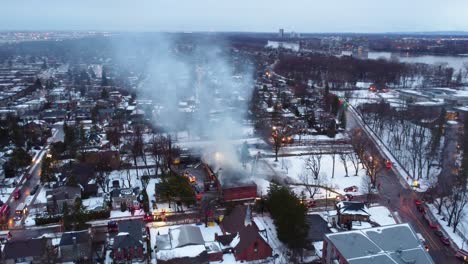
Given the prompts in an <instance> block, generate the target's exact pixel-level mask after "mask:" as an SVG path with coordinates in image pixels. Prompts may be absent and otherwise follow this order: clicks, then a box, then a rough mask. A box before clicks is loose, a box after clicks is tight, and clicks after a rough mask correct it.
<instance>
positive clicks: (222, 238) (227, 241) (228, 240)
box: [216, 234, 237, 246]
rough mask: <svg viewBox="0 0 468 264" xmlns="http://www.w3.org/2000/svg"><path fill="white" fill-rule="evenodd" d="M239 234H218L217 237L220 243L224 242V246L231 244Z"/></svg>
mask: <svg viewBox="0 0 468 264" xmlns="http://www.w3.org/2000/svg"><path fill="white" fill-rule="evenodd" d="M236 236H237V234H229V235H221V236H218V238H217V239H216V240H217V241H218V242H219V243H221V244H223V246H227V245H229V244H231V242H232V240H233V239H234V238H235V237H236Z"/></svg>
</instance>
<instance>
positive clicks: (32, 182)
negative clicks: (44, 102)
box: [6, 125, 64, 229]
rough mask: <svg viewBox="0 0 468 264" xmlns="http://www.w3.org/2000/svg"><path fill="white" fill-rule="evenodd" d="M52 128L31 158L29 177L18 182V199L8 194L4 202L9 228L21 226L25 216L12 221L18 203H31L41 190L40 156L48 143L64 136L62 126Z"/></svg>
mask: <svg viewBox="0 0 468 264" xmlns="http://www.w3.org/2000/svg"><path fill="white" fill-rule="evenodd" d="M53 128H54V132H53V134H52V137H51V138H50V140H49V141H48V143H47V144H46V145H45V146H44V147H43V148H42V149H41V150H40V151H39V153H38V154H37V155H36V156H35V158H34V159H33V163H32V166H31V168H30V169H29V171H28V172H29V174H31V178H30V179H27V178H26V177H23V178H22V179H21V181H20V182H19V184H18V187H17V188H19V189H20V190H21V197H20V198H19V199H18V200H15V199H14V198H13V196H10V197H9V198H8V200H7V201H6V203H7V204H8V205H9V206H10V219H9V221H8V227H9V228H11V229H13V228H15V227H16V228H21V227H22V225H23V224H24V220H25V218H26V216H24V217H23V218H22V219H21V221H14V219H13V217H14V216H15V210H16V208H17V207H18V205H19V204H21V203H25V204H26V205H29V204H33V203H34V201H35V199H36V197H37V195H38V194H39V192H40V191H41V188H42V186H40V179H41V165H42V158H43V157H44V155H46V154H47V152H48V151H49V147H50V143H54V142H57V141H62V140H63V137H64V132H63V126H62V125H53ZM36 185H39V186H40V187H39V189H38V190H37V191H36V193H35V194H34V195H31V191H32V189H33V188H34V187H35V186H36Z"/></svg>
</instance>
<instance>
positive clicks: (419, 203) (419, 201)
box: [414, 199, 424, 206]
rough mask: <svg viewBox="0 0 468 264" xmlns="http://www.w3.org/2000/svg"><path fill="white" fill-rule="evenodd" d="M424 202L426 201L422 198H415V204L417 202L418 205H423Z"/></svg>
mask: <svg viewBox="0 0 468 264" xmlns="http://www.w3.org/2000/svg"><path fill="white" fill-rule="evenodd" d="M423 203H424V202H423V201H421V200H419V199H414V204H415V205H416V206H419V205H422V204H423Z"/></svg>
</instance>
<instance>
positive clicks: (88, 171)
mask: <svg viewBox="0 0 468 264" xmlns="http://www.w3.org/2000/svg"><path fill="white" fill-rule="evenodd" d="M70 177H75V179H76V181H77V182H78V184H79V185H80V186H81V187H82V188H83V196H84V197H90V196H95V195H96V194H97V191H98V185H97V183H96V181H95V170H94V167H93V165H92V164H87V163H69V164H66V165H64V166H63V167H62V174H61V175H60V181H61V182H62V183H66V182H67V180H68V179H69V178H70Z"/></svg>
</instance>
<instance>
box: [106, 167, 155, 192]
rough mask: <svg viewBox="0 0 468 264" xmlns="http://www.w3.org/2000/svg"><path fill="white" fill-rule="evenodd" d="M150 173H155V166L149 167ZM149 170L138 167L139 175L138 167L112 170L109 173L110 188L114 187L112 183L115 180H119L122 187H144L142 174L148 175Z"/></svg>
mask: <svg viewBox="0 0 468 264" xmlns="http://www.w3.org/2000/svg"><path fill="white" fill-rule="evenodd" d="M149 172H150V175H154V168H151V169H149ZM147 174H148V170H147V169H138V177H137V170H136V169H131V170H128V171H127V170H115V171H112V172H111V173H110V175H109V185H108V186H109V188H111V189H112V183H113V181H119V184H120V187H121V188H129V187H131V188H135V187H139V188H140V189H141V188H142V184H141V180H140V179H141V176H143V175H147ZM129 180H130V185H129Z"/></svg>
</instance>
